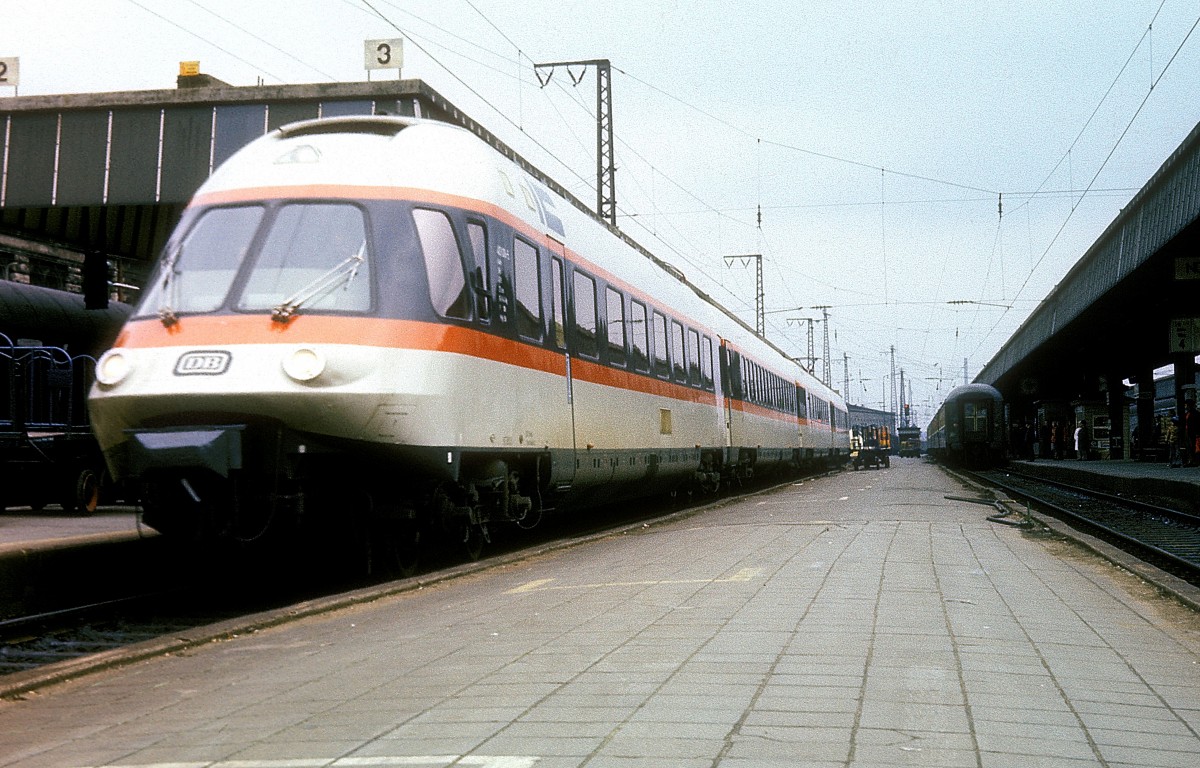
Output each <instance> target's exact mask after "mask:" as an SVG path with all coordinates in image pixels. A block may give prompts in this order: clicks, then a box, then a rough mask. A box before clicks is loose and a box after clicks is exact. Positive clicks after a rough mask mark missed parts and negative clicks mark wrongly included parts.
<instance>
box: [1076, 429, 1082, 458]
mask: <svg viewBox="0 0 1200 768" xmlns="http://www.w3.org/2000/svg"><path fill="white" fill-rule="evenodd" d="M1075 460H1076V461H1083V422H1082V421H1081V422H1079V423H1078V424H1076V425H1075Z"/></svg>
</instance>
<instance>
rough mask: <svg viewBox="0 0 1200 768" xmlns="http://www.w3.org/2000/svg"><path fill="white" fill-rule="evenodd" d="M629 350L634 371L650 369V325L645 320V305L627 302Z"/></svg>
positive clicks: (637, 302)
mask: <svg viewBox="0 0 1200 768" xmlns="http://www.w3.org/2000/svg"><path fill="white" fill-rule="evenodd" d="M629 340H630V343H629V351H630V357H631V358H632V361H631V362H632V365H633V369H634V370H635V371H648V370H650V327H649V325H648V323H647V322H646V305H645V304H642V303H641V302H639V301H631V302H629Z"/></svg>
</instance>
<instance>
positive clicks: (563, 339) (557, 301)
mask: <svg viewBox="0 0 1200 768" xmlns="http://www.w3.org/2000/svg"><path fill="white" fill-rule="evenodd" d="M565 296H566V295H565V294H564V293H563V263H562V259H560V258H558V257H557V256H553V257H551V259H550V316H551V320H550V333H551V334H552V335H553V337H554V346H555V347H558V348H559V349H566V348H567V325H566V315H565V312H564V310H563V307H565V306H566V305H567V302H566V300H565Z"/></svg>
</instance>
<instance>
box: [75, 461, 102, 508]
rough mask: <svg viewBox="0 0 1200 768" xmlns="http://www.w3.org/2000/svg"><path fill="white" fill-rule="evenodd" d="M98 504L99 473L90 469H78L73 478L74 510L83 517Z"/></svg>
mask: <svg viewBox="0 0 1200 768" xmlns="http://www.w3.org/2000/svg"><path fill="white" fill-rule="evenodd" d="M99 506H100V475H98V474H97V473H96V471H95V470H92V469H83V470H80V472H79V476H78V477H77V478H75V511H76V512H78V513H79V514H80V515H83V516H85V517H87V516H90V515H93V514H95V512H96V508H97V507H99Z"/></svg>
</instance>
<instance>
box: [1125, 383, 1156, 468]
mask: <svg viewBox="0 0 1200 768" xmlns="http://www.w3.org/2000/svg"><path fill="white" fill-rule="evenodd" d="M1137 385H1138V397H1137V422H1138V445H1139V446H1141V448H1142V450H1143V451H1144V450H1145V449H1147V448H1150V447H1152V446H1153V445H1154V394H1155V393H1154V369H1153V368H1149V367H1147V368H1143V369H1142V370H1141V371H1139V372H1138V378H1137ZM1145 456H1146V454H1145V453H1143V454H1142V456H1131V457H1130V458H1134V459H1141V458H1143V457H1145Z"/></svg>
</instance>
